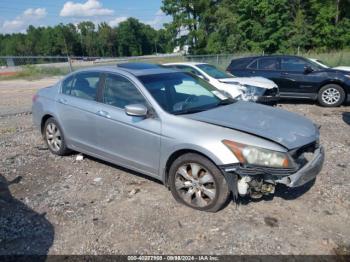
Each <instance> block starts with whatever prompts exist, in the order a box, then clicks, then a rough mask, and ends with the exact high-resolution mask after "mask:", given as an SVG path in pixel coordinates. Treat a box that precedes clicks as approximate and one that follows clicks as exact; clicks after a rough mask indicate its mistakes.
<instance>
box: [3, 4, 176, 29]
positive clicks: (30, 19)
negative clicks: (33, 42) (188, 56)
mask: <svg viewBox="0 0 350 262" xmlns="http://www.w3.org/2000/svg"><path fill="white" fill-rule="evenodd" d="M161 2H162V1H161V0H0V34H5V33H15V32H25V31H26V28H27V27H28V26H29V25H34V26H53V25H57V24H59V23H64V24H66V23H73V24H76V23H78V22H80V21H92V22H94V23H100V22H103V21H104V22H107V23H108V24H109V25H111V26H117V25H118V23H120V22H122V21H124V20H126V19H127V18H128V17H134V18H137V19H139V20H140V21H141V22H143V23H146V24H149V25H151V26H152V27H154V28H155V29H159V28H162V26H163V23H166V22H169V21H170V20H171V18H170V17H169V16H166V15H165V14H164V13H163V12H162V11H161V10H160V7H161V4H162V3H161Z"/></svg>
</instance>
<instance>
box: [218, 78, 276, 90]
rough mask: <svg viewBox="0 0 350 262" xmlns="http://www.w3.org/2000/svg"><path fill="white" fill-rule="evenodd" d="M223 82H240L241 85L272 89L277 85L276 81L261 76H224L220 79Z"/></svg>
mask: <svg viewBox="0 0 350 262" xmlns="http://www.w3.org/2000/svg"><path fill="white" fill-rule="evenodd" d="M219 81H220V82H222V83H227V84H230V83H233V84H234V83H239V84H241V85H251V86H258V87H262V88H266V89H271V88H274V87H277V85H276V84H275V82H273V81H271V80H269V79H267V78H265V77H260V76H255V77H232V78H224V79H220V80H219Z"/></svg>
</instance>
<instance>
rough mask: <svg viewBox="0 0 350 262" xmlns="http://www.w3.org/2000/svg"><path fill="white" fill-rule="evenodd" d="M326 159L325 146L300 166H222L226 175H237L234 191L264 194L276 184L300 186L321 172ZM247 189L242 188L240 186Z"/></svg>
mask: <svg viewBox="0 0 350 262" xmlns="http://www.w3.org/2000/svg"><path fill="white" fill-rule="evenodd" d="M324 159H325V152H324V149H323V147H319V148H317V149H316V150H315V151H314V153H313V157H312V159H310V160H309V161H306V159H305V158H303V160H304V163H303V164H301V165H300V166H299V167H298V168H296V169H293V168H269V167H257V166H242V165H240V164H236V165H225V166H221V170H222V171H223V172H224V174H225V177H226V178H227V177H228V176H230V175H231V176H232V174H235V175H237V185H238V186H237V185H235V186H234V185H232V184H231V185H230V187H231V190H232V192H233V193H236V194H237V193H238V194H240V195H246V194H250V195H252V196H253V195H255V196H262V195H264V194H270V193H273V192H274V186H275V185H277V184H284V185H286V186H288V187H299V186H302V185H304V184H306V183H308V182H310V181H311V180H313V179H315V178H316V176H317V175H318V174H319V173H320V171H321V169H322V167H323V163H324ZM241 185H243V187H242V188H245V190H243V191H242V190H241V189H240V186H241Z"/></svg>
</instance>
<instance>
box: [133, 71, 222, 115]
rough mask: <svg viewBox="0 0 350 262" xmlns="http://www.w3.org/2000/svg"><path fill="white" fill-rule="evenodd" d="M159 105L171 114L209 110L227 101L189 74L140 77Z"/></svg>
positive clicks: (179, 73)
mask: <svg viewBox="0 0 350 262" xmlns="http://www.w3.org/2000/svg"><path fill="white" fill-rule="evenodd" d="M139 79H140V81H141V82H142V83H143V85H144V86H145V87H146V89H147V90H148V92H149V93H150V94H151V95H152V96H153V97H154V99H155V100H156V101H157V102H158V104H159V105H160V106H161V107H162V108H163V109H164V110H165V111H167V112H169V113H171V114H182V113H191V112H198V111H203V110H207V109H210V108H213V107H216V106H218V105H219V104H221V101H222V100H226V99H227V97H225V96H224V95H223V94H222V93H221V92H220V91H219V90H217V89H216V88H215V87H213V86H212V85H210V84H209V83H208V82H206V81H204V80H202V79H201V78H199V77H196V76H193V75H191V74H188V73H182V72H177V73H165V74H154V75H144V76H139Z"/></svg>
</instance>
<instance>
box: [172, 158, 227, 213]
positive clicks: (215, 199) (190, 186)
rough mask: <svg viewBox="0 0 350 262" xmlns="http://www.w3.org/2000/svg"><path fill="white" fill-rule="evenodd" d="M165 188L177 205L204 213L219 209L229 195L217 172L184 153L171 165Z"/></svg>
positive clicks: (211, 165)
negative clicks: (167, 188) (168, 189)
mask: <svg viewBox="0 0 350 262" xmlns="http://www.w3.org/2000/svg"><path fill="white" fill-rule="evenodd" d="M169 186H170V190H171V193H172V194H173V196H174V198H175V199H176V200H177V201H178V202H180V203H182V204H185V205H187V206H189V207H192V208H194V209H198V210H202V211H208V212H216V211H218V210H220V209H221V208H222V207H223V206H224V205H225V204H226V203H227V200H228V198H229V196H230V190H229V187H228V185H227V182H226V179H225V177H224V176H223V174H222V172H221V171H220V169H219V168H218V167H217V166H216V165H215V164H214V163H213V162H211V161H210V160H209V159H207V158H206V157H204V156H202V155H199V154H195V153H187V154H184V155H182V156H180V157H179V158H177V159H176V160H175V161H174V162H173V163H172V165H171V167H170V169H169Z"/></svg>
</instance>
